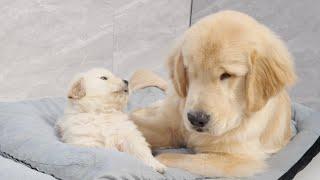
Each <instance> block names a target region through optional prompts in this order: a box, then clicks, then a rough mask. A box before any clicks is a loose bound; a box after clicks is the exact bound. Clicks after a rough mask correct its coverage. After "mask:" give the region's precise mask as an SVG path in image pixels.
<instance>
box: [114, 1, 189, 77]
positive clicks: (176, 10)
mask: <svg viewBox="0 0 320 180" xmlns="http://www.w3.org/2000/svg"><path fill="white" fill-rule="evenodd" d="M189 10H190V1H189V0H188V1H179V0H172V1H151V0H149V1H148V0H147V1H133V2H131V3H130V4H124V5H123V6H118V7H117V9H115V21H114V23H115V24H114V26H115V41H114V46H115V49H114V66H113V67H114V71H115V72H117V73H118V74H120V75H122V76H127V77H128V76H130V74H131V73H132V72H133V71H135V70H136V69H138V68H149V69H152V70H155V71H157V72H160V73H162V74H166V73H164V72H165V70H164V66H163V65H164V62H165V58H166V56H167V54H168V50H169V49H170V47H171V44H172V43H173V40H174V39H175V38H176V37H177V36H179V35H180V34H181V33H182V32H183V31H184V30H185V29H186V28H187V27H188V22H189Z"/></svg>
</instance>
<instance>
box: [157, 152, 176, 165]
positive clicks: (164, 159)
mask: <svg viewBox="0 0 320 180" xmlns="http://www.w3.org/2000/svg"><path fill="white" fill-rule="evenodd" d="M173 158H174V157H173V155H172V154H170V153H163V154H160V155H158V156H156V159H157V160H158V161H159V162H161V163H162V164H164V165H166V166H170V162H171V159H173Z"/></svg>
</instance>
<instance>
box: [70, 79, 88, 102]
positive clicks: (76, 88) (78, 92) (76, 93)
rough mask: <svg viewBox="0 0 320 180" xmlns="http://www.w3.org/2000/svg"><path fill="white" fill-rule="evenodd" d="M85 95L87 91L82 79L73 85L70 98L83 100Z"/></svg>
mask: <svg viewBox="0 0 320 180" xmlns="http://www.w3.org/2000/svg"><path fill="white" fill-rule="evenodd" d="M85 95H86V89H85V86H84V78H83V77H81V78H79V79H78V80H76V81H75V82H74V83H73V84H72V85H71V88H70V90H69V93H68V98H69V99H81V98H82V97H84V96H85Z"/></svg>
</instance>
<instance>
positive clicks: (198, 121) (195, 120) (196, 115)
mask: <svg viewBox="0 0 320 180" xmlns="http://www.w3.org/2000/svg"><path fill="white" fill-rule="evenodd" d="M187 116H188V120H189V121H190V123H191V124H192V125H193V126H195V127H204V126H205V125H206V124H207V123H208V122H209V120H210V115H208V114H206V113H204V112H202V111H195V112H188V114H187Z"/></svg>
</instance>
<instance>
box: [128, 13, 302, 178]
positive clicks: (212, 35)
mask: <svg viewBox="0 0 320 180" xmlns="http://www.w3.org/2000/svg"><path fill="white" fill-rule="evenodd" d="M168 67H169V71H170V77H171V80H172V88H170V87H169V89H168V91H167V97H166V98H165V99H164V100H163V101H162V102H161V104H158V105H156V106H151V107H147V108H143V109H138V110H136V111H134V112H132V113H131V115H130V116H131V117H132V119H133V120H134V122H135V123H136V125H137V126H138V128H139V130H140V131H141V132H142V133H143V135H144V136H145V138H146V139H147V141H148V142H149V143H150V144H151V146H152V148H159V147H181V146H186V147H188V148H191V149H193V150H194V152H195V154H179V153H163V154H160V155H159V156H157V157H156V158H157V159H158V160H159V161H160V162H162V163H163V164H165V165H167V166H169V167H175V168H181V169H185V170H188V171H190V172H192V173H195V174H200V175H204V176H223V177H243V176H251V175H254V174H256V173H258V172H261V171H263V170H264V169H265V168H266V164H265V159H266V158H267V157H268V156H269V155H270V154H271V153H275V152H277V151H279V150H280V149H281V148H283V147H284V146H285V145H286V144H287V143H288V142H289V140H290V138H291V129H290V115H291V108H290V98H289V96H288V93H287V91H286V87H288V86H289V85H291V84H293V83H294V81H295V79H296V76H295V72H294V67H293V62H292V58H291V55H290V53H289V52H288V50H287V48H286V47H285V45H284V44H283V42H282V41H281V40H280V39H279V38H278V37H277V36H276V35H275V34H274V33H273V32H272V31H270V30H269V29H268V28H267V27H265V26H264V25H262V24H260V23H258V22H257V21H256V20H254V19H253V18H251V17H249V16H248V15H246V14H243V13H240V12H235V11H221V12H218V13H216V14H212V15H209V16H207V17H205V18H203V19H202V20H200V21H199V22H197V23H196V24H194V25H193V26H192V27H191V28H190V29H188V30H187V31H186V32H185V33H184V34H183V36H182V38H181V40H180V41H179V42H178V43H177V45H176V47H175V48H174V49H173V51H172V53H171V54H170V56H169V58H168Z"/></svg>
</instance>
